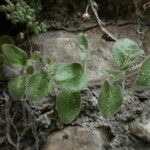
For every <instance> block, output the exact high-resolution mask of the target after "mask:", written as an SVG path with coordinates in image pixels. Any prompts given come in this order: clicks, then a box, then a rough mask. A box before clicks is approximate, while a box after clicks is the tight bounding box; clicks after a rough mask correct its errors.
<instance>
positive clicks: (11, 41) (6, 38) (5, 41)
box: [0, 35, 14, 49]
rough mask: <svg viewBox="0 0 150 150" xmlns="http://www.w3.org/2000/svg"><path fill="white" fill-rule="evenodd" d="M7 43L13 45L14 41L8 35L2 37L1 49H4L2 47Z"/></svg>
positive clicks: (0, 38)
mask: <svg viewBox="0 0 150 150" xmlns="http://www.w3.org/2000/svg"><path fill="white" fill-rule="evenodd" d="M6 43H11V44H13V43H14V41H13V40H12V38H11V37H10V36H7V35H3V36H1V37H0V49H1V48H2V45H3V44H6Z"/></svg>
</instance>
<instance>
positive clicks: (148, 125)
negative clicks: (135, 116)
mask: <svg viewBox="0 0 150 150" xmlns="http://www.w3.org/2000/svg"><path fill="white" fill-rule="evenodd" d="M130 132H131V133H132V134H133V135H134V136H136V137H138V138H140V139H143V140H145V141H148V142H150V120H148V121H147V122H145V123H140V122H138V121H135V122H133V123H132V124H131V126H130Z"/></svg>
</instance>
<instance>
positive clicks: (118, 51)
mask: <svg viewBox="0 0 150 150" xmlns="http://www.w3.org/2000/svg"><path fill="white" fill-rule="evenodd" d="M142 54H144V51H143V50H142V49H140V47H139V46H138V44H137V43H136V42H134V41H132V40H129V39H121V40H118V41H117V42H115V44H114V46H113V58H114V60H115V62H116V64H117V65H118V66H119V67H120V68H121V69H125V68H127V67H128V66H129V65H131V63H132V62H133V61H134V60H135V58H136V57H137V56H139V55H142Z"/></svg>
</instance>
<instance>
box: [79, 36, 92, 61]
mask: <svg viewBox="0 0 150 150" xmlns="http://www.w3.org/2000/svg"><path fill="white" fill-rule="evenodd" d="M77 46H78V47H79V52H78V53H79V57H80V59H81V60H83V61H84V60H86V58H87V57H88V56H89V55H90V50H89V48H88V40H87V38H86V36H85V35H84V34H80V36H79V38H78V39H77Z"/></svg>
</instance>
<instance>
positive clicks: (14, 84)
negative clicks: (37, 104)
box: [8, 76, 26, 100]
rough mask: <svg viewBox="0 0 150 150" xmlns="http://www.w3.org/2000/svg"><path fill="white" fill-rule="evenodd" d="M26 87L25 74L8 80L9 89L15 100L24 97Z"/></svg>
mask: <svg viewBox="0 0 150 150" xmlns="http://www.w3.org/2000/svg"><path fill="white" fill-rule="evenodd" d="M25 87H26V78H25V77H24V76H17V77H14V78H12V79H11V80H10V81H9V82H8V91H9V93H10V95H11V96H12V97H13V98H14V99H15V100H20V99H21V98H22V97H23V95H24V93H25Z"/></svg>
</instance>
